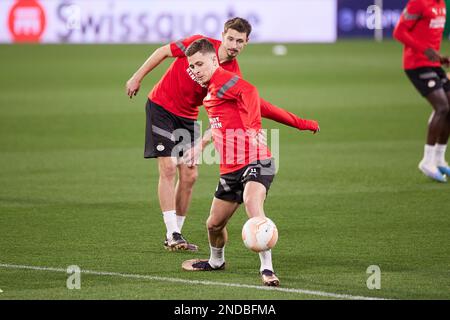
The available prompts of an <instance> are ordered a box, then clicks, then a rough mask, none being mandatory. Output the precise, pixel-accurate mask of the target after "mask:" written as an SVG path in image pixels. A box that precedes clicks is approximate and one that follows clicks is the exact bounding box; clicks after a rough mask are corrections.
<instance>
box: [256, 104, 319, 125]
mask: <svg viewBox="0 0 450 320" xmlns="http://www.w3.org/2000/svg"><path fill="white" fill-rule="evenodd" d="M260 105H261V117H263V118H267V119H271V120H273V121H276V122H279V123H282V124H285V125H287V126H290V127H293V128H297V129H299V130H311V131H316V130H317V129H318V127H319V124H318V123H317V121H314V120H306V119H302V118H299V117H297V116H296V115H295V114H293V113H291V112H289V111H286V110H284V109H281V108H278V107H277V106H274V105H273V104H271V103H270V102H268V101H266V100H264V99H262V98H261V99H260Z"/></svg>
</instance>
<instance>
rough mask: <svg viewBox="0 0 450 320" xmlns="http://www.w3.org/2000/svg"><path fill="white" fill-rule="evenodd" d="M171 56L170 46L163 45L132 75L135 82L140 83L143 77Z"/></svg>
mask: <svg viewBox="0 0 450 320" xmlns="http://www.w3.org/2000/svg"><path fill="white" fill-rule="evenodd" d="M170 56H171V51H170V46H169V45H165V46H163V47H160V48H158V49H156V50H155V51H154V52H153V53H152V55H151V56H150V57H149V58H148V59H147V60H146V61H145V62H144V63H143V64H142V66H141V67H140V68H139V69H138V70H137V71H136V72H135V73H134V75H133V77H134V78H135V79H136V80H137V81H142V79H144V77H145V76H146V75H147V74H148V73H149V72H150V71H152V70H153V69H154V68H156V67H157V66H158V65H159V64H160V63H161V62H163V61H164V59H166V58H167V57H170Z"/></svg>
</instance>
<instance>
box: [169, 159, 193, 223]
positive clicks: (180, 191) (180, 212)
mask: <svg viewBox="0 0 450 320" xmlns="http://www.w3.org/2000/svg"><path fill="white" fill-rule="evenodd" d="M178 174H179V175H178V181H177V184H176V186H175V207H176V212H177V222H178V228H179V229H180V231H181V230H182V228H183V223H184V219H185V217H186V215H187V213H188V210H189V205H190V203H191V199H192V192H193V189H194V184H195V182H196V181H197V176H198V169H197V166H193V167H188V166H187V165H185V164H180V165H178Z"/></svg>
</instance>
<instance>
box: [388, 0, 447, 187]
mask: <svg viewBox="0 0 450 320" xmlns="http://www.w3.org/2000/svg"><path fill="white" fill-rule="evenodd" d="M445 19H446V7H445V1H444V0H410V1H409V2H408V3H407V5H406V8H405V10H404V11H403V14H402V16H401V17H400V21H399V22H398V24H397V26H396V28H395V30H394V37H395V38H396V39H397V40H398V41H400V42H401V43H403V44H404V46H405V47H404V51H403V68H404V69H405V72H406V74H407V76H408V77H409V79H410V80H411V82H412V83H413V85H414V86H415V87H416V89H417V90H418V91H419V92H420V94H421V95H422V96H423V97H425V98H426V99H427V100H428V102H429V103H430V104H431V106H432V107H433V113H432V114H431V117H430V119H429V122H428V136H427V142H426V144H425V152H424V157H423V159H422V161H421V162H420V163H419V169H420V170H421V171H422V172H423V173H424V174H425V175H427V176H428V177H430V178H432V179H434V180H437V181H439V182H446V181H447V179H446V176H448V175H450V167H449V166H448V163H447V162H446V161H445V151H446V149H447V142H448V137H449V133H450V112H449V101H450V82H449V79H448V77H447V75H446V73H445V71H444V70H443V69H442V67H441V66H442V65H446V66H447V67H448V66H449V63H450V60H449V58H448V57H445V56H442V55H441V54H440V53H439V51H440V48H441V42H442V36H443V32H444V27H445Z"/></svg>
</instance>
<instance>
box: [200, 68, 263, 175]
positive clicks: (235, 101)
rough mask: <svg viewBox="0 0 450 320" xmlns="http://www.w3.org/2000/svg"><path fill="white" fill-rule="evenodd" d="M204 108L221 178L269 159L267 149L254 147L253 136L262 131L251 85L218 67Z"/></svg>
mask: <svg viewBox="0 0 450 320" xmlns="http://www.w3.org/2000/svg"><path fill="white" fill-rule="evenodd" d="M203 105H204V106H205V109H206V111H207V112H208V117H209V122H210V124H211V130H212V136H213V140H214V146H215V148H216V150H217V151H218V152H219V154H220V174H227V173H230V172H234V171H236V170H239V169H241V168H243V167H245V166H246V165H248V164H249V163H252V162H255V161H257V160H265V159H269V158H271V153H270V150H269V148H268V147H267V146H266V145H263V144H261V143H259V144H255V143H254V137H255V134H256V133H257V132H259V131H261V108H260V98H259V95H258V91H257V89H256V88H255V87H254V86H253V85H251V84H250V83H248V82H246V81H244V80H242V79H241V78H240V77H239V76H237V75H236V74H234V73H232V72H229V71H226V70H224V69H223V68H220V67H219V68H218V69H217V70H216V71H215V72H214V74H213V75H212V77H211V80H210V82H209V84H208V94H207V96H206V97H205V99H204V100H203ZM252 141H253V142H252Z"/></svg>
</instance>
